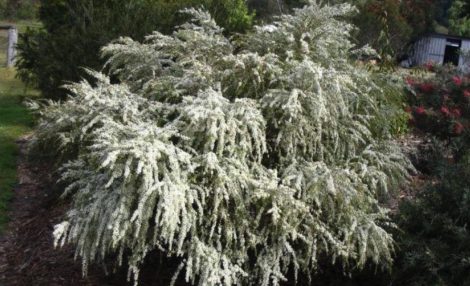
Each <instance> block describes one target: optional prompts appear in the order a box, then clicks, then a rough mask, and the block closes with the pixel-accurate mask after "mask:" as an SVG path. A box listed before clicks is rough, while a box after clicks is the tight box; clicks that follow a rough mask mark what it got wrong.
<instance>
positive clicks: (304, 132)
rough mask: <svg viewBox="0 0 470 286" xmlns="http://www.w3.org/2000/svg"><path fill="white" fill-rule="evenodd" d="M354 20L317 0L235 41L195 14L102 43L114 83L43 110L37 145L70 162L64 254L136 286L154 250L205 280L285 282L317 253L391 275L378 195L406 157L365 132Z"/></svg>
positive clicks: (371, 105) (368, 114) (369, 107)
mask: <svg viewBox="0 0 470 286" xmlns="http://www.w3.org/2000/svg"><path fill="white" fill-rule="evenodd" d="M353 11H354V8H353V7H352V6H350V5H339V6H332V7H330V6H322V5H320V4H317V3H316V2H312V3H310V5H308V6H306V7H305V8H303V9H298V10H295V13H294V14H293V15H285V16H282V17H281V18H279V20H278V21H276V22H275V23H273V24H271V25H269V26H262V27H256V28H255V30H254V32H253V33H251V34H249V35H246V36H242V37H241V38H239V39H238V41H237V42H232V41H230V40H229V39H227V38H226V37H225V36H224V35H223V34H222V30H221V29H220V28H219V27H217V25H216V24H215V23H214V21H213V20H212V18H211V17H210V15H208V14H207V13H205V12H203V11H200V10H193V9H191V10H187V11H186V12H187V13H190V14H191V15H192V16H193V20H192V21H191V22H190V23H188V24H185V25H183V26H181V27H179V29H178V30H177V31H176V32H175V33H174V34H173V35H171V36H166V35H162V34H160V33H157V32H156V33H154V34H153V35H151V36H149V37H148V38H147V40H146V41H145V42H144V43H138V42H134V41H132V40H131V39H128V38H124V39H120V40H118V41H116V42H115V43H113V44H110V45H108V46H107V47H105V48H104V49H103V52H104V55H105V56H106V57H107V58H108V59H109V60H108V63H107V65H106V66H107V69H108V70H109V73H110V74H111V75H112V76H113V77H115V78H117V79H119V82H120V83H118V84H112V83H110V80H109V78H108V76H106V75H103V74H101V73H93V72H90V73H92V74H93V75H94V76H95V77H96V83H94V84H93V85H90V84H88V83H86V82H81V83H77V84H73V85H71V86H69V87H68V88H69V90H70V91H71V93H72V94H73V96H72V97H71V98H70V99H69V100H67V101H65V102H63V103H58V104H51V105H48V106H46V107H44V108H42V109H41V110H40V112H41V114H42V117H41V122H40V125H39V128H38V131H37V133H36V143H37V144H38V145H42V146H47V147H49V148H51V147H52V148H55V150H56V151H57V152H58V153H60V154H62V157H63V158H71V161H68V162H67V163H65V164H63V167H62V180H63V181H64V182H66V183H67V184H68V187H67V190H66V194H67V195H69V196H71V198H72V207H71V209H70V211H69V212H68V215H67V218H66V219H65V221H64V223H62V224H60V225H58V226H57V227H56V230H55V232H54V235H55V238H56V244H57V245H63V244H65V243H72V244H75V245H76V247H77V248H76V249H77V255H78V256H79V257H80V258H81V259H82V261H83V265H84V270H86V267H87V266H88V265H90V264H91V263H93V262H100V261H104V260H105V259H106V257H108V256H109V255H117V256H118V257H119V259H117V265H116V266H121V265H122V264H123V263H124V262H123V261H126V262H127V263H128V267H129V273H130V277H132V278H133V279H134V281H135V282H136V283H138V280H139V279H138V275H139V268H140V266H141V264H142V263H143V260H144V258H145V257H146V255H147V254H148V253H149V252H150V251H152V250H155V249H158V250H160V251H163V252H165V253H166V254H167V255H168V256H170V257H179V258H181V263H182V264H181V267H180V268H179V270H181V271H178V272H177V273H179V272H181V275H184V277H185V279H186V281H189V282H191V283H193V284H198V285H208V286H210V285H226V286H229V285H262V286H266V285H280V283H281V282H282V281H285V280H287V279H288V277H287V273H288V270H289V269H294V270H295V277H297V274H298V273H300V272H301V273H303V274H304V275H306V276H310V275H311V274H312V273H314V271H315V270H316V268H317V267H318V262H317V261H318V260H319V259H320V258H322V260H325V259H326V260H327V261H330V262H331V263H332V264H334V263H337V262H338V263H340V264H342V265H343V267H344V268H345V270H346V271H347V269H350V268H360V267H362V266H364V265H365V264H366V262H368V261H372V262H374V263H376V264H377V265H379V266H387V264H389V263H390V262H391V259H392V258H391V257H392V252H393V239H392V236H391V235H390V233H388V232H387V227H388V226H390V223H389V220H388V216H387V210H386V209H385V208H383V207H382V206H381V205H380V203H379V201H378V199H377V198H378V196H379V193H386V192H388V191H389V189H390V188H394V187H396V186H397V185H398V184H400V183H401V182H403V181H404V180H405V179H406V177H407V168H408V167H409V163H408V161H407V160H406V158H405V157H404V156H403V154H402V153H401V152H400V150H399V148H397V147H396V146H395V145H394V144H393V143H392V142H387V141H383V140H382V139H377V138H374V136H373V133H372V132H371V126H370V123H371V121H372V120H373V119H374V118H375V116H377V113H378V112H379V108H378V106H377V100H376V98H375V97H374V94H378V93H380V91H379V89H378V87H377V86H375V85H374V84H373V83H372V81H371V80H370V76H369V73H368V72H367V70H364V69H361V68H360V67H357V66H355V65H354V64H352V63H351V62H350V61H349V57H350V53H351V48H352V45H351V43H350V42H349V39H348V36H349V33H350V31H351V29H352V27H351V26H350V25H349V24H347V23H346V22H344V21H343V20H342V19H343V18H344V17H345V16H346V15H348V14H349V13H352V12H353ZM124 255H125V257H124ZM124 258H125V259H124ZM183 273H184V274H183ZM173 281H174V280H173Z"/></svg>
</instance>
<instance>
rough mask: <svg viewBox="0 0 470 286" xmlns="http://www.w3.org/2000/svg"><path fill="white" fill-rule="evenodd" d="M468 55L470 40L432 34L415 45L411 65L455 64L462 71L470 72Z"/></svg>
mask: <svg viewBox="0 0 470 286" xmlns="http://www.w3.org/2000/svg"><path fill="white" fill-rule="evenodd" d="M466 53H470V38H465V37H458V36H451V35H444V34H430V35H428V36H426V37H423V38H421V39H420V40H419V41H417V42H416V43H415V45H414V48H413V53H412V56H411V63H412V65H423V64H426V63H429V62H433V63H437V64H441V65H442V64H453V65H455V66H458V67H459V68H460V69H461V70H462V71H465V72H470V58H469V57H468V56H466Z"/></svg>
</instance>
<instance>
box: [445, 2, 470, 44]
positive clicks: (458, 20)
mask: <svg viewBox="0 0 470 286" xmlns="http://www.w3.org/2000/svg"><path fill="white" fill-rule="evenodd" d="M449 30H450V32H451V33H452V34H455V35H459V36H463V37H470V5H469V4H468V2H465V1H461V0H455V1H454V2H453V3H452V6H451V7H450V9H449Z"/></svg>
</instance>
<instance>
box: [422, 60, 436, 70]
mask: <svg viewBox="0 0 470 286" xmlns="http://www.w3.org/2000/svg"><path fill="white" fill-rule="evenodd" d="M424 67H425V68H426V69H427V70H428V71H432V70H433V69H434V63H433V62H432V61H429V62H427V63H425V64H424Z"/></svg>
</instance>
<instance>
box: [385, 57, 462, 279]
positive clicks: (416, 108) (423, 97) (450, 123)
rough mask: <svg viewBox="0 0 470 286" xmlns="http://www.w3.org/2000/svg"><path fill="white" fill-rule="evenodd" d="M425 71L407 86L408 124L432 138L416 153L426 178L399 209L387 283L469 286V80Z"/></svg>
mask: <svg viewBox="0 0 470 286" xmlns="http://www.w3.org/2000/svg"><path fill="white" fill-rule="evenodd" d="M427 68H428V69H429V70H431V71H433V72H435V73H434V74H432V76H430V75H428V77H427V78H425V79H416V78H415V79H413V78H409V79H408V84H409V87H410V102H411V105H412V108H411V109H410V111H411V113H412V115H413V123H414V126H415V127H417V128H418V129H420V130H421V131H424V132H427V133H428V134H429V135H431V136H433V138H434V139H433V142H434V143H433V144H432V145H431V148H428V150H425V151H426V154H420V155H419V159H420V160H421V161H424V164H421V165H423V166H424V168H423V167H421V171H423V172H426V173H427V174H428V176H430V177H431V180H430V182H429V183H428V185H427V186H425V188H424V189H423V190H421V191H420V192H419V193H418V195H417V198H416V199H414V200H413V201H405V202H404V203H403V204H402V205H401V206H400V212H399V213H398V215H397V223H398V225H399V227H400V228H401V230H402V232H401V233H400V235H399V237H398V238H399V239H398V244H399V249H400V251H399V252H398V254H399V255H398V257H397V259H396V263H395V267H394V268H395V271H394V282H393V283H394V284H395V285H416V286H418V285H423V286H424V285H469V284H470V275H469V273H470V272H469V270H470V263H469V262H470V261H469V257H470V243H469V242H470V232H469V229H468V222H469V219H470V208H469V207H470V188H469V185H470V144H469V142H470V140H469V139H470V138H469V132H468V128H469V118H470V117H469V115H470V110H469V100H470V80H469V78H468V76H462V75H461V74H459V73H458V71H457V70H456V69H455V67H440V66H433V65H428V66H427ZM426 161H427V162H426Z"/></svg>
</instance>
